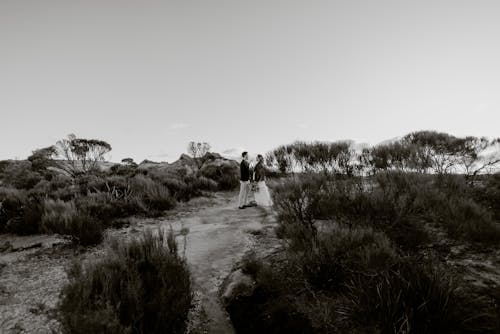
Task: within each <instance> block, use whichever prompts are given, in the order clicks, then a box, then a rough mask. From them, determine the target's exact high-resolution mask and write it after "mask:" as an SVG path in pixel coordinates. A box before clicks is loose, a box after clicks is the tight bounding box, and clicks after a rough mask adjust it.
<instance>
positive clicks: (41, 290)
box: [0, 193, 269, 334]
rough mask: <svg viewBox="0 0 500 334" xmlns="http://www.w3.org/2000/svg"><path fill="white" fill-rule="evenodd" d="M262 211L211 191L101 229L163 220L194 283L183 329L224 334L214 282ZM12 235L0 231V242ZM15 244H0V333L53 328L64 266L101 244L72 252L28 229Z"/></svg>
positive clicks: (129, 233)
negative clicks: (162, 212) (160, 212)
mask: <svg viewBox="0 0 500 334" xmlns="http://www.w3.org/2000/svg"><path fill="white" fill-rule="evenodd" d="M268 218H269V216H268V214H267V213H266V211H265V210H263V209H260V208H256V207H251V208H247V209H245V210H238V208H237V203H236V194H235V193H217V194H216V195H215V196H214V197H213V198H209V199H207V198H199V199H195V200H193V201H191V202H189V203H186V204H182V205H180V206H179V207H178V208H177V209H175V210H173V211H171V212H169V213H168V214H167V216H165V217H163V218H161V219H136V220H132V222H131V224H130V226H128V227H124V228H121V229H114V230H110V231H109V232H108V234H109V235H110V236H114V237H119V238H123V239H128V238H131V237H134V236H137V235H139V234H140V233H141V232H142V231H143V230H144V229H149V228H156V227H161V226H164V227H166V228H170V226H171V227H172V228H173V230H174V232H175V233H176V235H177V240H178V242H179V249H180V250H181V251H185V256H186V260H187V262H188V264H189V266H190V269H191V273H192V277H193V283H194V288H195V305H194V307H193V309H192V312H191V313H190V316H189V317H190V321H189V332H190V333H193V334H198V333H221V334H224V333H234V330H233V327H232V325H231V322H230V320H229V318H228V316H227V314H226V312H225V311H224V309H223V307H222V306H221V303H220V301H219V290H220V287H221V284H222V282H223V280H224V278H225V277H226V276H227V275H229V274H230V272H231V269H232V268H233V266H234V265H235V263H237V262H238V261H239V260H240V259H241V257H242V256H243V255H244V253H245V252H246V251H248V250H250V249H251V248H252V247H253V246H254V243H255V238H254V234H257V233H258V231H260V230H261V229H262V228H263V226H264V225H266V224H267V223H266V222H267V221H268ZM12 239H13V237H12V236H5V235H4V236H0V244H5V243H6V242H7V241H11V240H12ZM33 245H34V246H36V247H34V248H30V246H33ZM15 247H17V249H16V250H13V249H10V250H0V334H3V333H57V332H59V331H60V328H59V325H58V323H57V321H56V320H55V319H53V316H52V315H53V313H54V312H53V309H54V307H55V305H56V304H57V301H58V299H59V292H60V290H61V288H62V286H63V285H64V284H65V282H66V274H65V268H66V267H67V266H68V265H69V264H70V262H71V261H72V260H73V259H75V258H76V259H79V260H84V259H92V258H95V257H97V256H98V255H99V254H102V252H104V251H105V245H101V246H99V247H95V248H92V249H87V250H86V251H84V252H79V251H75V250H74V249H73V248H72V247H71V246H69V245H67V242H65V241H64V240H63V239H61V238H54V237H50V236H35V237H16V238H15V243H14V248H15ZM25 247H27V248H26V249H24V248H25ZM184 247H185V249H184Z"/></svg>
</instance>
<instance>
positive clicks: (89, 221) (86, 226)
mask: <svg viewBox="0 0 500 334" xmlns="http://www.w3.org/2000/svg"><path fill="white" fill-rule="evenodd" d="M65 234H68V235H70V236H71V238H72V240H73V242H74V243H76V244H79V245H82V246H91V245H97V244H99V243H100V242H101V241H102V239H103V235H104V225H103V224H102V223H101V222H100V221H99V220H97V219H96V218H94V217H91V216H90V215H88V214H87V213H80V214H78V215H77V216H75V217H74V219H73V220H72V221H71V225H70V226H69V229H68V231H67V232H66V233H65Z"/></svg>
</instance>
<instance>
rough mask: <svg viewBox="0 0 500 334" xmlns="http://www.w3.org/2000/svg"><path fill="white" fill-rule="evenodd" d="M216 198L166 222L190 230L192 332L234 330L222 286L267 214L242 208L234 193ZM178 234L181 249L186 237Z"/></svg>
mask: <svg viewBox="0 0 500 334" xmlns="http://www.w3.org/2000/svg"><path fill="white" fill-rule="evenodd" d="M215 201H216V203H215V205H214V206H211V207H209V208H205V209H202V210H200V211H198V212H196V213H195V214H191V215H188V216H185V217H181V218H180V219H178V218H173V219H168V220H165V221H164V222H163V224H165V225H170V224H171V225H172V227H173V229H174V231H176V232H180V231H182V230H183V231H185V232H187V235H186V238H185V239H186V250H185V255H186V260H187V262H188V264H189V266H190V268H191V273H192V276H193V279H194V283H195V290H196V293H195V299H196V303H195V304H196V307H195V308H194V309H193V310H194V311H193V312H192V314H191V315H190V318H191V319H190V327H191V328H190V329H189V330H190V332H191V333H234V330H233V327H232V325H231V322H230V320H229V318H228V316H227V314H226V312H225V310H224V309H223V307H222V306H221V304H220V301H219V290H220V287H221V284H222V281H223V280H224V278H226V276H228V275H229V274H230V273H231V269H232V268H233V267H234V265H235V263H237V262H238V261H239V260H240V259H241V257H242V256H243V255H244V253H245V252H246V251H248V250H249V249H251V248H252V247H253V244H254V237H253V234H255V233H258V231H260V230H261V229H262V228H263V222H264V221H265V219H266V216H267V213H266V211H265V210H263V209H260V208H257V207H250V208H247V209H244V210H239V209H238V208H237V202H236V196H235V195H234V194H225V195H224V196H221V195H219V196H217V197H216V198H215ZM178 238H179V247H180V248H181V249H182V248H183V247H184V237H182V236H181V237H178Z"/></svg>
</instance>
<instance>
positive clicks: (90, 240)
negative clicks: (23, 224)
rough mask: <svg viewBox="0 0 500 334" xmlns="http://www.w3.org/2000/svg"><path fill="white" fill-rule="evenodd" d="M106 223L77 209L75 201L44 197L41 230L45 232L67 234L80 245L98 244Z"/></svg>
mask: <svg viewBox="0 0 500 334" xmlns="http://www.w3.org/2000/svg"><path fill="white" fill-rule="evenodd" d="M105 227H106V223H103V222H102V220H98V219H97V218H95V217H93V216H91V215H90V214H89V212H87V211H84V210H83V211H82V210H78V209H77V206H76V204H75V202H73V201H70V202H64V201H61V200H51V199H46V200H45V201H44V202H43V213H42V217H41V230H42V231H43V232H46V233H58V234H62V235H68V236H70V237H71V239H72V241H73V242H74V243H76V244H79V245H82V246H90V245H96V244H99V243H100V242H101V241H102V238H103V235H104V229H105Z"/></svg>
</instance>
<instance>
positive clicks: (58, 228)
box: [41, 199, 78, 234]
mask: <svg viewBox="0 0 500 334" xmlns="http://www.w3.org/2000/svg"><path fill="white" fill-rule="evenodd" d="M77 216H78V211H77V209H76V205H75V202H74V201H70V202H64V201H62V200H53V199H46V200H45V201H44V202H43V214H42V220H41V229H42V231H43V232H46V233H47V232H49V233H59V234H66V233H67V232H68V231H69V230H70V227H71V225H72V223H73V221H74V220H75V219H76V217H77Z"/></svg>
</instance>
